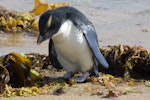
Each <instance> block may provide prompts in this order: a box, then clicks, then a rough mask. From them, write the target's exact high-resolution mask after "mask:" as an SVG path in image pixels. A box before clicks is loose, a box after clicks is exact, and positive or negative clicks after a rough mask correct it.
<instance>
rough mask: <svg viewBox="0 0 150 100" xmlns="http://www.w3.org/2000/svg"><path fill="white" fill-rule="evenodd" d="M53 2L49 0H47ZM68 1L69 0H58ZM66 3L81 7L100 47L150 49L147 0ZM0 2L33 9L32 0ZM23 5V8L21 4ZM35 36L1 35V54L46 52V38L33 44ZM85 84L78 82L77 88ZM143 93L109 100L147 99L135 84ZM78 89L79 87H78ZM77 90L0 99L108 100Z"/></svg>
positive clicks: (145, 92) (149, 90) (149, 93)
mask: <svg viewBox="0 0 150 100" xmlns="http://www.w3.org/2000/svg"><path fill="white" fill-rule="evenodd" d="M47 1H48V2H52V1H51V0H47ZM57 1H68V0H57ZM69 3H70V4H71V5H72V6H74V7H76V8H77V9H80V11H81V12H83V13H84V14H85V15H86V16H87V17H88V18H89V19H90V20H91V21H92V22H93V24H94V26H95V28H96V31H97V34H98V38H99V44H100V47H105V46H109V45H118V44H124V45H131V46H134V45H138V46H143V47H145V48H147V49H150V17H149V16H150V1H149V0H82V1H81V0H69ZM0 5H2V6H4V7H6V8H8V9H10V10H15V11H20V12H27V11H30V10H31V9H32V8H33V1H31V0H21V1H20V0H13V1H11V2H10V0H0ZM23 6H24V7H23ZM36 39H37V37H31V36H27V35H19V36H16V35H8V34H0V55H5V54H7V53H10V52H12V51H15V52H22V53H33V52H37V53H42V54H48V48H47V46H48V41H45V42H44V43H42V44H41V45H37V44H36ZM86 85H87V83H83V84H80V87H81V88H82V87H84V86H86ZM133 88H136V89H138V90H140V91H143V92H142V93H129V94H127V95H123V96H120V97H116V98H111V99H110V100H132V99H136V100H143V99H145V100H149V97H150V88H147V87H144V86H143V85H142V84H141V85H138V86H135V87H133ZM78 91H80V90H78ZM78 91H77V90H76V91H75V90H74V89H70V90H68V91H67V93H66V94H63V95H60V96H54V95H41V96H35V97H13V98H0V99H1V100H21V99H23V100H26V99H27V100H33V99H35V100H59V99H61V100H70V99H71V100H83V99H87V100H99V99H100V100H107V99H108V98H101V97H99V96H90V95H88V94H84V95H79V93H78Z"/></svg>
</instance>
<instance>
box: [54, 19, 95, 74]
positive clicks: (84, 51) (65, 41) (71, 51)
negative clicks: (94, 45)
mask: <svg viewBox="0 0 150 100" xmlns="http://www.w3.org/2000/svg"><path fill="white" fill-rule="evenodd" d="M52 39H53V41H54V45H55V50H56V53H57V56H58V60H59V62H60V63H61V65H62V67H63V68H64V69H65V70H66V71H67V72H71V73H75V72H77V71H81V72H87V71H89V70H90V69H91V68H92V67H93V54H92V52H91V49H90V47H89V45H88V44H87V41H86V39H85V37H84V36H83V33H82V32H81V31H79V30H78V29H77V28H76V27H75V26H74V25H73V23H72V22H71V21H69V20H68V21H66V22H65V23H63V24H62V26H61V27H60V29H59V31H58V32H57V33H56V34H55V35H54V36H53V37H52Z"/></svg>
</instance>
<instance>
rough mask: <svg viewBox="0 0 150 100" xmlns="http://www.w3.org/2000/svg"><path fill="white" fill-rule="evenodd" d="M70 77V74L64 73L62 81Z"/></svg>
mask: <svg viewBox="0 0 150 100" xmlns="http://www.w3.org/2000/svg"><path fill="white" fill-rule="evenodd" d="M71 77H72V73H66V74H65V75H64V76H63V78H64V79H70V78H71Z"/></svg>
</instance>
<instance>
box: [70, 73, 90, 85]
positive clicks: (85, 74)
mask: <svg viewBox="0 0 150 100" xmlns="http://www.w3.org/2000/svg"><path fill="white" fill-rule="evenodd" d="M89 75H90V73H89V72H85V73H83V74H82V75H81V76H79V77H72V78H70V79H72V80H75V81H76V82H79V83H81V82H84V81H85V80H86V78H87V77H88V76H89Z"/></svg>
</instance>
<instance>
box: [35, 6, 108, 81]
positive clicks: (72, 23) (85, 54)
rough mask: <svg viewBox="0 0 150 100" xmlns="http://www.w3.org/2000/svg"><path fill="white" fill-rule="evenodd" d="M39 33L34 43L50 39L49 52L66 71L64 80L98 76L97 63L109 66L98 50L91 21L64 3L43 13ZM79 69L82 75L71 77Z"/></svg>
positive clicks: (81, 79)
mask: <svg viewBox="0 0 150 100" xmlns="http://www.w3.org/2000/svg"><path fill="white" fill-rule="evenodd" d="M39 33H40V34H39V36H38V39H37V44H40V43H42V42H43V41H45V40H47V39H50V44H49V46H51V49H50V50H51V51H53V53H51V54H54V55H55V58H56V57H57V60H58V62H59V65H60V67H62V68H63V69H64V70H65V71H66V74H65V75H64V76H63V77H64V78H65V79H69V80H70V79H72V80H75V81H77V82H84V81H85V80H86V78H87V77H88V76H89V75H91V73H92V72H94V74H95V76H99V74H98V64H100V65H102V66H103V67H104V68H108V67H109V64H108V63H107V61H106V59H105V58H104V56H103V55H102V54H101V52H100V50H99V44H98V38H97V34H96V31H95V28H94V26H93V24H92V22H90V21H89V20H88V18H87V17H86V16H85V15H84V14H83V13H81V12H80V11H79V10H78V9H76V8H74V7H71V6H64V7H60V8H56V9H53V10H48V11H46V12H44V13H42V15H41V16H40V18H39ZM51 51H50V52H51ZM79 71H80V72H81V73H82V74H81V76H79V77H74V74H75V73H76V72H79Z"/></svg>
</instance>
